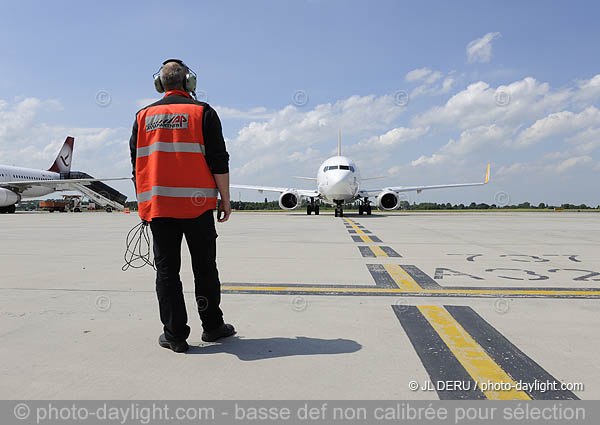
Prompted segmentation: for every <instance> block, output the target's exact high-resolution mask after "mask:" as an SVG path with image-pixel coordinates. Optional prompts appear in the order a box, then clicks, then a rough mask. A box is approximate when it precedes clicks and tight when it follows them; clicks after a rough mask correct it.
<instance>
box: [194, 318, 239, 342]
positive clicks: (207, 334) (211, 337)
mask: <svg viewBox="0 0 600 425" xmlns="http://www.w3.org/2000/svg"><path fill="white" fill-rule="evenodd" d="M234 334H235V328H234V327H233V326H232V325H230V324H229V323H223V324H222V325H221V326H219V327H218V328H217V329H215V330H212V331H204V332H202V341H204V342H213V341H216V340H217V339H219V338H225V337H228V336H231V335H234Z"/></svg>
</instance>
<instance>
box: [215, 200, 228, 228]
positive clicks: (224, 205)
mask: <svg viewBox="0 0 600 425" xmlns="http://www.w3.org/2000/svg"><path fill="white" fill-rule="evenodd" d="M230 215H231V203H230V202H229V201H224V200H222V199H221V200H220V201H219V207H218V209H217V221H218V222H219V223H225V222H226V221H227V220H229V216H230Z"/></svg>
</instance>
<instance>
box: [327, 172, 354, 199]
mask: <svg viewBox="0 0 600 425" xmlns="http://www.w3.org/2000/svg"><path fill="white" fill-rule="evenodd" d="M328 180H329V181H328V186H329V193H331V194H335V195H339V196H351V195H353V193H352V188H351V187H350V186H351V185H350V172H344V173H336V174H335V175H332V176H328Z"/></svg>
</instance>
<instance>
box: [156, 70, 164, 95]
mask: <svg viewBox="0 0 600 425" xmlns="http://www.w3.org/2000/svg"><path fill="white" fill-rule="evenodd" d="M154 88H155V89H156V91H157V92H159V93H164V92H165V89H164V87H163V85H162V81H160V71H159V72H157V73H156V74H154Z"/></svg>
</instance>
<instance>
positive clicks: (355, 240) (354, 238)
mask: <svg viewBox="0 0 600 425" xmlns="http://www.w3.org/2000/svg"><path fill="white" fill-rule="evenodd" d="M352 240H353V241H354V242H364V241H363V240H362V238H361V237H360V236H352Z"/></svg>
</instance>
